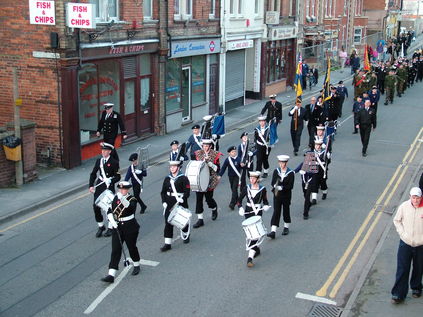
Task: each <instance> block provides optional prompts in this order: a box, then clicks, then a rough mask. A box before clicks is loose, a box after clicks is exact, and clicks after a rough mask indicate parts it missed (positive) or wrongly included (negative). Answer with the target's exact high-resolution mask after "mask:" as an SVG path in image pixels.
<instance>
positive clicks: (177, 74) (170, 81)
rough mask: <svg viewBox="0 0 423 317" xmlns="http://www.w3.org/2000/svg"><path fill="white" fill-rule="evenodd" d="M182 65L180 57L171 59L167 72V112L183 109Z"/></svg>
mask: <svg viewBox="0 0 423 317" xmlns="http://www.w3.org/2000/svg"><path fill="white" fill-rule="evenodd" d="M180 83H181V65H180V61H179V59H169V60H168V62H167V74H166V95H165V98H166V112H172V111H175V110H179V109H181V85H180Z"/></svg>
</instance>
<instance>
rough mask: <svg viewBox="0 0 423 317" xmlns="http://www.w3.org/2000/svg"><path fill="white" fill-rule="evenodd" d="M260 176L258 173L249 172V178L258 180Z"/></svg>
mask: <svg viewBox="0 0 423 317" xmlns="http://www.w3.org/2000/svg"><path fill="white" fill-rule="evenodd" d="M260 176H261V172H260V171H255V172H250V177H257V178H259V177H260Z"/></svg>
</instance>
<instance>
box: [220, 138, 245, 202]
mask: <svg viewBox="0 0 423 317" xmlns="http://www.w3.org/2000/svg"><path fill="white" fill-rule="evenodd" d="M232 151H236V146H231V147H229V148H228V153H231V152H232ZM226 168H228V178H229V185H230V187H231V191H232V196H231V201H230V203H229V209H231V210H234V208H235V204H236V203H237V200H238V187H239V186H240V185H241V179H240V178H241V157H240V156H239V155H237V156H235V157H232V156H231V155H229V156H228V157H227V158H226V159H225V161H224V162H223V165H222V167H221V169H220V171H219V177H222V176H223V174H225V171H226Z"/></svg>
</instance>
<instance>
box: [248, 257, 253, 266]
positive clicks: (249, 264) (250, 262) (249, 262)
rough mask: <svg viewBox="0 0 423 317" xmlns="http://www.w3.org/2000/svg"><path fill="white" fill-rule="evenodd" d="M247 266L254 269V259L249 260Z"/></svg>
mask: <svg viewBox="0 0 423 317" xmlns="http://www.w3.org/2000/svg"><path fill="white" fill-rule="evenodd" d="M247 266H248V267H253V266H254V263H253V259H252V258H248V259H247Z"/></svg>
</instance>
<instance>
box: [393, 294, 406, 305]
mask: <svg viewBox="0 0 423 317" xmlns="http://www.w3.org/2000/svg"><path fill="white" fill-rule="evenodd" d="M403 301H404V299H403V298H399V297H398V296H392V299H391V303H392V304H394V305H397V304H401V303H402V302H403Z"/></svg>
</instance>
